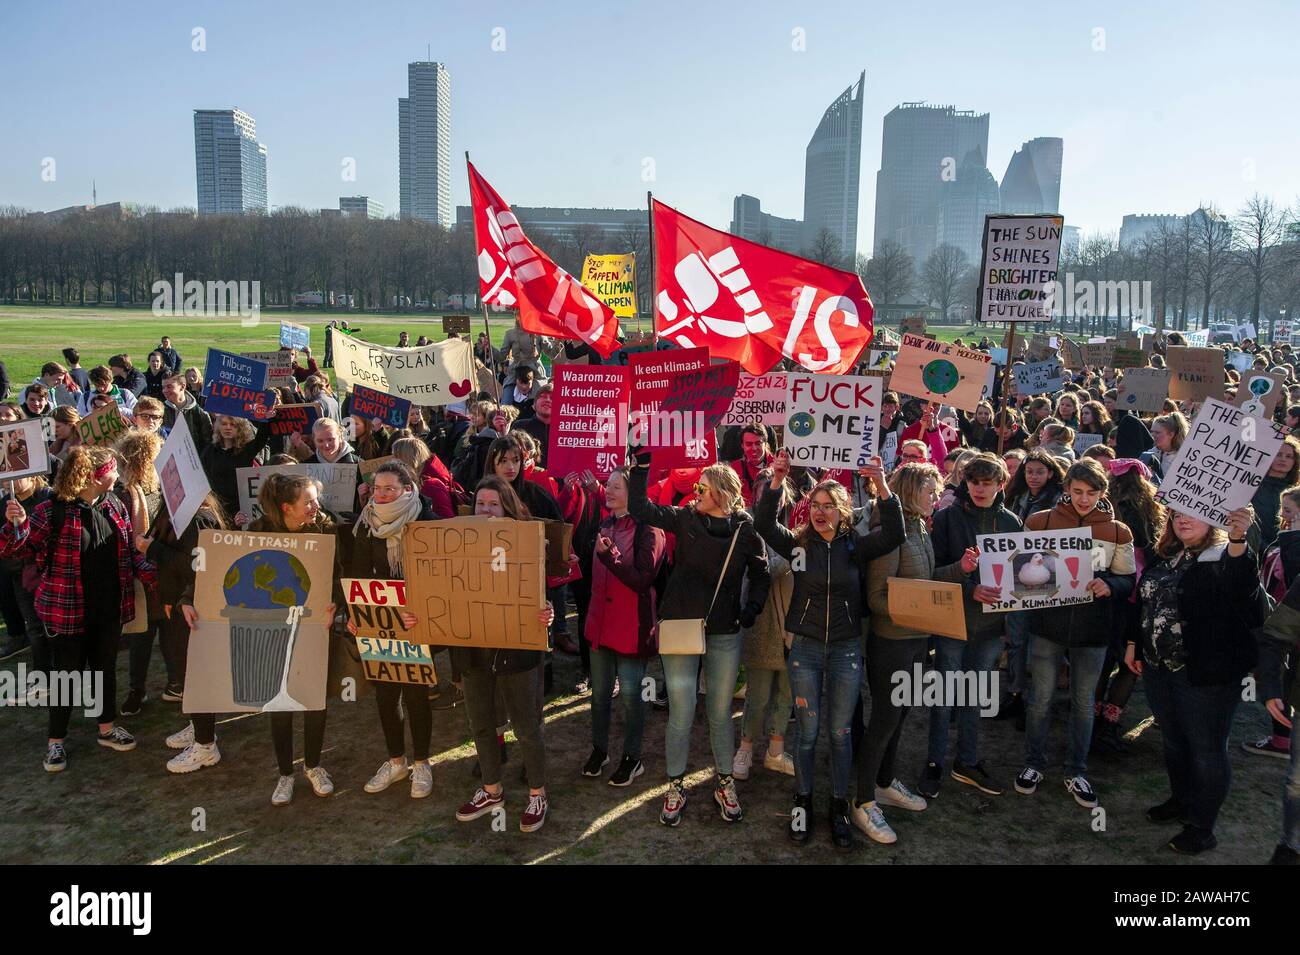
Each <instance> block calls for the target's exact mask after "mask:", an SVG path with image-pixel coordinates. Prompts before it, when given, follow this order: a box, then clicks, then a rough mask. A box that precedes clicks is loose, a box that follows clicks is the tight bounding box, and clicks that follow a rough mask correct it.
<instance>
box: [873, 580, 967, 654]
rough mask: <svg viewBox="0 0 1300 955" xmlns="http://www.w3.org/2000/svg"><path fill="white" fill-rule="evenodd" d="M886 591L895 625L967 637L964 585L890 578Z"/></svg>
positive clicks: (890, 613)
mask: <svg viewBox="0 0 1300 955" xmlns="http://www.w3.org/2000/svg"><path fill="white" fill-rule="evenodd" d="M886 593H887V594H888V596H889V619H890V621H891V622H892V623H894V624H895V625H897V626H900V627H909V628H915V629H917V630H922V631H925V632H926V633H934V634H938V635H939V636H941V637H952V638H953V639H955V640H965V639H966V607H965V605H964V604H963V603H962V595H961V584H949V583H944V582H943V581H939V580H916V579H914V578H911V577H890V578H889V580H888V581H887V591H886Z"/></svg>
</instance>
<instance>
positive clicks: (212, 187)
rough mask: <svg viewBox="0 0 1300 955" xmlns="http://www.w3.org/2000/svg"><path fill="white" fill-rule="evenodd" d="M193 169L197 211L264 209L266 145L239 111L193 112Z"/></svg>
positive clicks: (255, 129)
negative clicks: (258, 139) (260, 141)
mask: <svg viewBox="0 0 1300 955" xmlns="http://www.w3.org/2000/svg"><path fill="white" fill-rule="evenodd" d="M194 172H195V178H196V180H197V182H198V198H199V212H200V213H243V212H250V211H252V210H255V209H256V210H261V211H262V212H265V211H266V147H265V146H263V145H262V144H261V143H259V142H258V141H257V123H256V122H255V121H254V120H253V117H251V116H249V115H248V114H247V113H245V112H244V111H243V110H239V109H196V110H195V111H194Z"/></svg>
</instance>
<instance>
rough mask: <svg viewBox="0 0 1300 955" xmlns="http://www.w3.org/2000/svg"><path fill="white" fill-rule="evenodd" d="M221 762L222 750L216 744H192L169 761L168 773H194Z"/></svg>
mask: <svg viewBox="0 0 1300 955" xmlns="http://www.w3.org/2000/svg"><path fill="white" fill-rule="evenodd" d="M219 762H221V750H219V749H217V744H216V743H215V742H212V743H208V744H207V745H204V744H203V743H192V744H191V745H189V746H186V747H185V749H183V750H182V751H181V752H180V753H179V754H177V755H175V756H173V757H172V758H171V759H169V760H167V772H169V773H192V772H194V771H195V770H197V769H202V768H203V767H204V766H215V765H217V763H219Z"/></svg>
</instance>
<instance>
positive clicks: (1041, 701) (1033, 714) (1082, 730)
mask: <svg viewBox="0 0 1300 955" xmlns="http://www.w3.org/2000/svg"><path fill="white" fill-rule="evenodd" d="M1064 657H1065V647H1063V646H1061V645H1060V644H1059V643H1053V642H1052V641H1051V640H1047V639H1045V638H1043V637H1030V639H1029V679H1030V686H1029V699H1028V701H1027V703H1028V705H1027V706H1026V708H1025V765H1026V766H1028V767H1029V768H1030V769H1036V770H1038V771H1039V772H1040V773H1041V772H1045V771H1046V770H1047V753H1046V750H1047V733H1048V730H1049V729H1051V725H1052V718H1051V711H1052V694H1053V693H1055V691H1056V673H1057V670H1058V669H1059V667H1060V666H1061V660H1062V659H1064ZM1105 662H1106V648H1105V647H1070V719H1069V722H1068V723H1067V724H1066V744H1065V777H1066V778H1067V779H1070V778H1072V777H1074V776H1082V775H1084V774H1085V773H1086V772H1087V771H1088V747H1089V746H1090V745H1091V744H1092V720H1093V717H1094V716H1095V715H1096V711H1095V709H1094V708H1093V701H1094V697H1095V695H1096V691H1097V678H1098V677H1100V676H1101V668H1102V665H1103V664H1104V663H1105Z"/></svg>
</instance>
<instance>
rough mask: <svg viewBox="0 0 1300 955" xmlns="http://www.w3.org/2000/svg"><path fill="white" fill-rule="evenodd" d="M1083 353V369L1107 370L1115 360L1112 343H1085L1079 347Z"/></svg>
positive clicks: (1113, 344)
mask: <svg viewBox="0 0 1300 955" xmlns="http://www.w3.org/2000/svg"><path fill="white" fill-rule="evenodd" d="M1079 347H1080V348H1081V349H1082V351H1083V364H1084V367H1085V368H1109V367H1110V366H1111V362H1112V361H1114V358H1115V343H1114V342H1107V341H1101V342H1087V343H1086V344H1084V345H1081V346H1079Z"/></svg>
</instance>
